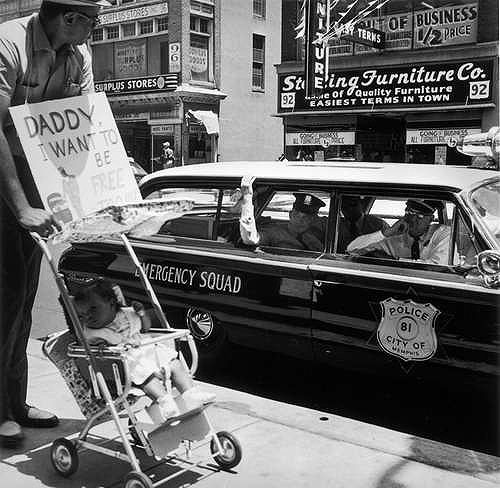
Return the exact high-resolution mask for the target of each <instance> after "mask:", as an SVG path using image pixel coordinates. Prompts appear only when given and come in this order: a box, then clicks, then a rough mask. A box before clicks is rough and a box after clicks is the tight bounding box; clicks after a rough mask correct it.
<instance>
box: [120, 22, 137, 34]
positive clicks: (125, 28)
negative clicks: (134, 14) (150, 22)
mask: <svg viewBox="0 0 500 488" xmlns="http://www.w3.org/2000/svg"><path fill="white" fill-rule="evenodd" d="M122 35H123V37H133V36H135V22H134V23H131V24H123V25H122Z"/></svg>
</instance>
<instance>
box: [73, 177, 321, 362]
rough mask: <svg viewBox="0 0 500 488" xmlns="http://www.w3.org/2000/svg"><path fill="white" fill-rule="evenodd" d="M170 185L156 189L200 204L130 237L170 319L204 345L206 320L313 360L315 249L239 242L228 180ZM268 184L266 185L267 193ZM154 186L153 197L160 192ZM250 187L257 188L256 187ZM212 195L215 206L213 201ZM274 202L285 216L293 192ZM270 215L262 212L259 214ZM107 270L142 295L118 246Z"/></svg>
mask: <svg viewBox="0 0 500 488" xmlns="http://www.w3.org/2000/svg"><path fill="white" fill-rule="evenodd" d="M255 185H256V186H257V187H258V182H256V184H255ZM174 186H175V185H170V186H169V185H164V187H163V188H162V189H161V193H163V194H171V195H175V196H176V197H179V195H181V196H182V197H183V198H195V199H197V201H198V202H199V205H195V207H194V209H193V211H191V212H190V213H188V214H187V215H184V216H182V217H181V218H178V219H175V220H174V221H170V222H168V224H166V225H165V226H163V227H162V229H160V233H159V234H158V235H155V236H152V237H150V238H147V239H137V240H134V242H133V244H134V248H135V250H136V252H137V254H138V257H139V260H140V261H141V262H142V265H143V267H144V269H145V271H146V274H147V276H148V278H149V279H150V281H151V283H152V285H153V287H154V289H155V292H156V294H157V295H158V298H159V300H160V302H161V303H162V305H164V306H165V308H166V310H167V313H168V314H169V315H170V317H172V320H173V325H174V326H181V327H182V326H184V325H185V323H186V321H187V322H188V324H189V325H190V326H192V327H193V328H192V330H193V332H194V335H195V338H197V339H199V340H200V341H201V342H204V341H205V342H206V343H207V344H208V343H209V342H210V337H208V336H207V337H204V336H203V334H204V332H203V330H204V329H207V327H208V326H206V325H204V323H205V324H206V323H209V322H213V327H214V328H215V327H216V328H221V327H222V328H223V331H224V335H225V336H226V337H227V339H228V340H229V341H231V342H234V343H239V344H243V345H245V346H250V347H254V348H257V349H264V350H276V351H279V352H283V353H285V354H288V355H293V356H297V357H302V358H308V359H310V358H311V357H312V346H311V329H310V299H311V293H312V280H311V275H310V273H309V270H308V265H309V264H310V262H311V260H312V259H313V258H314V257H315V256H317V255H319V254H320V253H319V252H315V253H310V252H308V251H301V250H296V249H276V248H273V247H262V248H260V247H259V248H255V247H247V246H242V245H241V242H239V239H238V238H237V236H236V238H235V235H234V234H235V233H234V231H235V230H236V231H238V234H237V235H239V227H238V225H239V214H233V213H232V210H231V209H232V208H233V207H235V206H237V205H236V204H237V202H230V198H228V197H229V196H230V191H229V190H230V189H229V188H227V184H226V187H225V189H223V192H222V193H221V192H219V190H220V189H221V188H222V187H223V186H224V185H222V186H221V185H220V184H219V185H218V184H216V182H214V183H213V184H212V185H211V187H210V188H209V187H207V185H205V187H204V188H201V185H200V184H198V185H197V184H196V182H191V183H189V184H188V183H187V182H184V183H183V187H182V188H180V187H179V186H178V184H177V186H176V187H174ZM269 188H270V186H269V185H266V189H267V193H268V194H269V199H271V200H272V191H271V190H270V189H269ZM158 191H159V190H158V189H156V190H155V191H154V192H152V193H151V196H152V197H157V196H158ZM255 192H256V194H259V190H258V188H257V189H256V191H255ZM289 195H291V193H290V194H289ZM217 201H219V211H218V212H217V213H216V212H215V211H213V210H212V211H211V210H210V208H211V207H210V205H212V204H214V205H215V204H216V202H217ZM278 203H279V205H277V206H275V207H274V208H272V209H271V210H269V209H268V212H270V213H273V215H275V216H276V215H278V214H279V215H280V216H281V218H284V216H285V215H287V214H288V207H287V205H288V206H290V205H291V202H290V198H288V201H287V202H283V201H282V200H280V201H279V202H278ZM221 204H222V207H223V210H224V207H226V208H225V210H224V211H221V210H220V208H221ZM226 204H227V205H226ZM283 205H285V207H283ZM211 212H212V213H211ZM267 217H268V215H267V214H266V213H265V212H264V215H263V218H267ZM230 224H231V225H232V226H233V228H230ZM66 262H67V261H66ZM106 272H107V273H108V274H109V275H111V276H112V277H113V279H114V280H115V281H118V282H119V284H120V285H121V286H122V288H123V289H124V291H125V293H126V295H128V296H130V297H139V295H140V294H141V286H140V283H139V281H138V278H137V274H136V273H135V270H134V268H133V266H132V263H131V262H130V260H129V259H128V256H127V255H126V254H125V253H124V252H123V251H121V250H118V251H117V255H116V257H115V259H113V261H112V262H111V263H110V264H109V265H108V266H107V270H106ZM196 321H199V323H195V322H196ZM203 322H204V323H203ZM210 327H212V325H210V326H209V328H210ZM201 352H203V350H202V351H201Z"/></svg>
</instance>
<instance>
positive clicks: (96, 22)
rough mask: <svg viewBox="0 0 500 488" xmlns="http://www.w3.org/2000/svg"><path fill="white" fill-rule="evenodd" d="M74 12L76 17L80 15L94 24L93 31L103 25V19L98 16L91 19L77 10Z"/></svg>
mask: <svg viewBox="0 0 500 488" xmlns="http://www.w3.org/2000/svg"><path fill="white" fill-rule="evenodd" d="M74 12H75V14H76V15H80V16H81V17H85V18H86V19H87V20H88V21H89V22H90V23H91V24H92V28H93V29H94V28H95V27H97V26H98V25H99V24H100V23H101V19H100V18H99V16H98V15H95V16H94V17H91V16H90V15H87V14H84V13H83V12H78V11H77V10H75V11H74Z"/></svg>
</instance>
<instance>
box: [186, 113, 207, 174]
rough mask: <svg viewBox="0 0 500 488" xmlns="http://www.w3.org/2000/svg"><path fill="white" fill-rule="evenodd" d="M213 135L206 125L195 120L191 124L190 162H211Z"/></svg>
mask: <svg viewBox="0 0 500 488" xmlns="http://www.w3.org/2000/svg"><path fill="white" fill-rule="evenodd" d="M211 139H212V138H211V137H210V136H209V135H208V134H207V131H206V129H205V126H204V125H202V124H201V123H199V124H197V123H195V122H194V121H193V122H190V124H189V151H188V154H189V163H190V164H193V163H210V162H212V161H211V157H212V144H211Z"/></svg>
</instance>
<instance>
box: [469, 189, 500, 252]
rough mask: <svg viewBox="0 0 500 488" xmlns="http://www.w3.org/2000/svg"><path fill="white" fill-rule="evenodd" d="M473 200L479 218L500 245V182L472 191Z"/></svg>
mask: <svg viewBox="0 0 500 488" xmlns="http://www.w3.org/2000/svg"><path fill="white" fill-rule="evenodd" d="M471 201H472V204H473V207H474V209H475V210H476V213H477V214H478V216H479V218H480V219H481V221H482V222H483V224H484V225H485V227H486V228H487V229H488V230H489V232H490V233H491V235H492V236H493V237H494V239H495V240H496V242H497V244H498V245H500V182H498V181H493V182H491V183H487V184H485V185H482V186H480V187H479V188H477V189H476V190H474V191H473V192H472V193H471Z"/></svg>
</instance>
